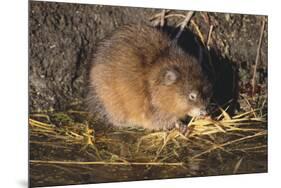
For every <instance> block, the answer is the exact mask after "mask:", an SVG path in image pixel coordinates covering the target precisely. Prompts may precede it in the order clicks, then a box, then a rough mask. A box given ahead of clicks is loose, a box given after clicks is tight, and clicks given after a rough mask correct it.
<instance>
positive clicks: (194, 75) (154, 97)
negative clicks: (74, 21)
mask: <svg viewBox="0 0 281 188" xmlns="http://www.w3.org/2000/svg"><path fill="white" fill-rule="evenodd" d="M198 59H199V58H196V57H194V56H192V55H190V54H188V53H186V52H185V51H183V50H182V49H181V48H180V47H179V46H178V44H177V42H176V41H175V40H173V39H171V38H170V37H169V36H168V35H167V34H166V33H165V32H163V31H162V30H160V29H157V28H155V27H152V26H149V25H146V24H131V25H125V26H123V27H121V28H120V29H118V30H117V31H115V32H114V33H113V34H112V35H111V36H110V37H108V38H106V39H104V40H103V41H102V42H101V43H100V45H99V46H98V48H97V50H96V53H95V54H94V57H93V59H92V64H91V68H90V75H89V76H90V99H91V100H90V101H91V102H90V107H91V108H94V109H95V110H96V111H97V112H99V113H101V114H103V115H104V117H105V118H106V119H107V120H109V122H110V123H112V124H113V125H116V126H141V127H144V128H148V129H165V128H167V127H171V126H174V125H175V124H176V123H177V122H179V120H180V119H181V118H183V117H185V116H186V115H188V116H205V115H206V107H207V105H208V103H209V100H210V97H211V93H212V84H211V82H210V81H209V80H208V79H207V77H206V76H205V74H204V72H203V70H202V66H201V62H199V60H198Z"/></svg>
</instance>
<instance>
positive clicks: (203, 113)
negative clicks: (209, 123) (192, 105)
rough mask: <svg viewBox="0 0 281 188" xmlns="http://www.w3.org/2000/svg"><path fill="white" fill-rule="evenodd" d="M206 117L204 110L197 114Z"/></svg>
mask: <svg viewBox="0 0 281 188" xmlns="http://www.w3.org/2000/svg"><path fill="white" fill-rule="evenodd" d="M206 115H207V111H206V110H205V109H201V110H200V112H199V116H206Z"/></svg>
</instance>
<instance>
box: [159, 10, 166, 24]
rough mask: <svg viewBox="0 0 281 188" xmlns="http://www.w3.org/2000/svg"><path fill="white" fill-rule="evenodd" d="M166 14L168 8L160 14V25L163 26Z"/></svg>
mask: <svg viewBox="0 0 281 188" xmlns="http://www.w3.org/2000/svg"><path fill="white" fill-rule="evenodd" d="M165 14H166V10H162V12H161V16H160V27H163V26H164V24H165Z"/></svg>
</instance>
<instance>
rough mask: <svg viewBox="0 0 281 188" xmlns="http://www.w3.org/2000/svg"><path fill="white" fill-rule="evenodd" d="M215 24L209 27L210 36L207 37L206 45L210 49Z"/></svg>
mask: <svg viewBox="0 0 281 188" xmlns="http://www.w3.org/2000/svg"><path fill="white" fill-rule="evenodd" d="M213 29H214V26H213V25H210V29H209V33H208V38H207V42H206V46H207V48H208V49H210V41H211V36H212V32H213Z"/></svg>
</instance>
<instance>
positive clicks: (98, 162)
mask: <svg viewBox="0 0 281 188" xmlns="http://www.w3.org/2000/svg"><path fill="white" fill-rule="evenodd" d="M29 162H31V163H37V164H67V165H126V166H127V165H142V166H182V165H183V163H165V162H148V163H145V162H144V163H142V162H108V161H44V160H30V161H29Z"/></svg>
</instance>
